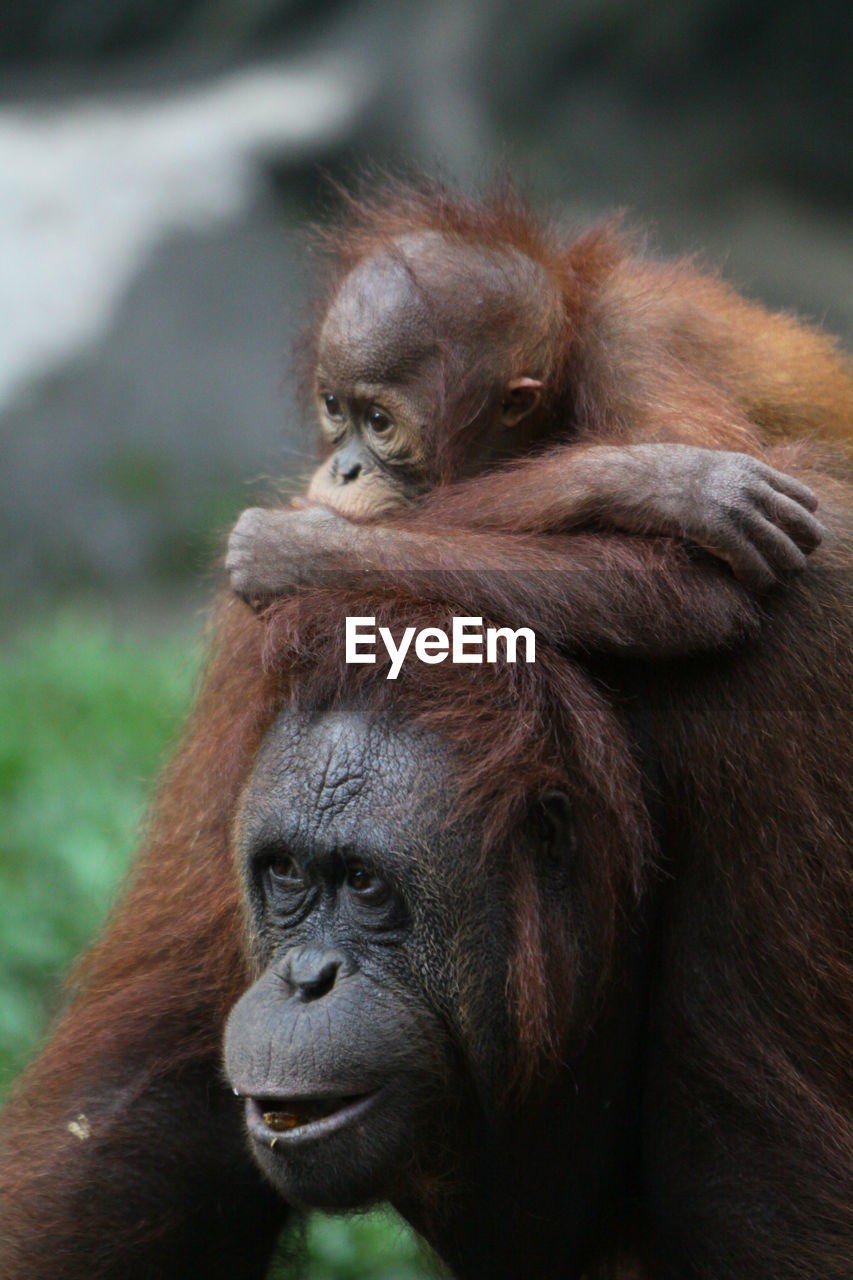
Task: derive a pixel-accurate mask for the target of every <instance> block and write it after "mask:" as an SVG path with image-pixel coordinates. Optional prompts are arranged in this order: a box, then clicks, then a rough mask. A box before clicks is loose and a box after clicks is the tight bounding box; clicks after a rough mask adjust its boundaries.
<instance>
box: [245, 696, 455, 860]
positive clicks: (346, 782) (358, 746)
mask: <svg viewBox="0 0 853 1280" xmlns="http://www.w3.org/2000/svg"><path fill="white" fill-rule="evenodd" d="M445 756H446V752H444V751H443V750H442V747H441V743H440V742H439V740H438V739H436V738H435V737H434V736H433V735H428V734H424V733H420V732H417V731H413V730H407V729H405V728H400V727H391V726H389V725H388V724H385V723H383V722H381V721H376V720H371V719H369V718H368V717H366V716H365V715H363V714H361V713H360V712H356V711H339V712H330V713H325V714H323V715H320V716H315V717H307V716H303V715H299V714H296V713H293V712H289V711H288V712H285V713H283V714H282V715H281V716H280V717H279V718H278V720H277V721H276V722H275V724H274V725H273V727H272V729H271V730H270V731H269V733H268V734H267V737H266V738H265V740H264V742H263V745H262V747H261V750H260V752H259V754H258V758H257V761H256V764H255V767H254V770H253V772H252V776H251V779H250V782H249V785H248V788H247V790H246V792H245V795H244V802H243V814H244V825H245V826H247V827H248V830H247V832H246V835H247V837H248V839H251V838H252V831H253V830H255V831H258V830H261V829H267V828H271V827H272V828H281V829H282V835H283V836H285V837H287V838H290V837H292V836H294V835H295V834H297V833H298V834H299V835H300V836H301V837H302V838H304V839H315V838H322V839H323V840H324V841H325V840H330V841H332V842H333V843H336V844H338V843H352V842H355V843H369V844H376V843H377V842H379V843H382V842H383V841H384V842H385V843H388V842H393V843H394V844H401V843H402V844H404V845H405V844H407V843H412V842H416V841H417V840H420V839H422V838H423V836H424V832H425V827H426V828H435V830H436V831H437V830H438V829H439V828H440V826H441V825H442V824H443V822H444V819H445V818H446V816H447V806H448V805H449V804H450V803H451V802H452V788H451V787H450V786H449V767H448V764H447V761H446V759H445Z"/></svg>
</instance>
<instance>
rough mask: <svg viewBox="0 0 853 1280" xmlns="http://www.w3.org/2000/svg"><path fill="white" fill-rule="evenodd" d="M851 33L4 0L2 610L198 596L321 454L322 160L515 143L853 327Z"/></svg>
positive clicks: (0, 20)
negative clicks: (315, 300) (223, 549)
mask: <svg viewBox="0 0 853 1280" xmlns="http://www.w3.org/2000/svg"><path fill="white" fill-rule="evenodd" d="M851 55H853V6H851V5H850V4H849V2H847V0H837V2H826V3H820V0H818V2H817V3H811V4H809V3H805V2H799V0H773V2H772V3H771V2H769V0H684V2H683V3H681V4H678V5H665V4H659V5H654V4H651V5H650V4H647V3H641V2H640V0H527V2H526V3H525V4H523V5H521V4H517V3H512V2H511V0H421V2H420V3H418V4H400V3H398V2H397V0H4V3H3V5H2V8H0V544H2V548H3V554H2V559H0V607H2V608H3V609H4V612H5V615H6V617H7V619H10V620H14V619H15V618H18V617H20V616H21V614H22V613H26V611H27V610H28V608H29V607H30V605H33V606H35V605H37V604H38V602H39V601H40V600H41V601H44V600H45V599H49V600H53V599H55V598H56V594H57V593H60V594H61V595H66V594H68V593H76V592H79V591H81V590H83V591H86V592H89V593H92V594H93V595H94V596H96V597H102V598H107V599H109V600H111V601H114V602H118V604H119V605H121V607H124V608H128V609H130V610H134V609H137V608H139V607H141V602H142V601H143V600H146V601H150V600H151V599H152V598H155V599H163V600H170V599H184V598H186V596H187V593H188V592H192V591H194V588H195V585H196V584H198V583H199V582H200V581H202V580H203V578H204V573H205V570H206V568H207V566H209V565H210V564H211V563H212V562H213V561H214V558H215V554H216V553H217V551H218V549H219V547H220V546H221V542H222V537H223V532H224V530H225V529H226V527H227V525H228V523H229V522H230V521H231V520H232V518H233V517H234V516H235V515H236V513H237V512H238V510H239V509H240V508H241V507H242V506H243V505H246V503H247V502H249V501H250V499H251V498H252V496H253V495H255V494H257V493H258V492H261V491H263V490H264V489H265V488H268V486H269V481H268V479H267V478H269V477H272V478H277V477H286V476H291V477H299V476H300V475H301V474H302V473H303V472H304V471H305V469H306V467H307V466H308V465H309V464H310V456H311V431H310V424H309V425H308V429H306V423H305V421H304V414H303V411H302V410H301V408H300V407H299V406H298V404H297V401H296V398H295V396H294V394H293V379H292V376H291V375H289V373H288V367H289V366H288V360H289V354H290V349H291V346H292V343H293V339H294V336H295V334H296V333H297V332H298V330H299V327H300V325H301V323H302V320H303V318H304V314H305V307H306V300H307V298H308V297H309V295H310V279H311V261H310V254H309V253H308V252H307V250H306V241H305V238H304V228H305V226H306V225H307V223H308V222H309V221H310V220H311V219H312V218H313V217H315V216H316V215H317V213H318V210H321V209H322V204H323V200H324V199H325V198H326V197H325V196H324V195H323V179H322V174H323V173H327V174H331V175H333V176H336V177H337V176H346V175H347V174H348V173H352V172H353V171H357V170H358V169H359V168H361V167H362V166H363V164H364V163H365V162H367V161H371V162H376V163H383V164H390V165H400V164H404V165H406V164H411V163H415V164H419V165H422V166H425V167H427V168H435V167H436V166H440V167H441V169H442V170H443V172H444V173H445V174H446V175H447V176H448V177H450V178H451V179H453V180H457V181H459V182H461V183H463V184H468V185H476V184H477V183H478V182H480V181H482V180H483V179H484V178H488V176H489V174H490V173H492V172H494V170H495V168H496V167H498V166H507V167H509V168H510V169H511V170H512V171H513V172H514V173H515V174H517V175H518V178H519V181H520V182H521V183H522V185H523V186H525V187H526V189H527V190H528V191H530V192H531V194H532V195H533V196H534V198H535V199H536V200H538V201H542V202H543V204H544V205H546V206H547V207H548V208H549V209H551V210H554V211H558V212H561V213H563V214H564V215H565V216H566V217H567V218H568V219H571V220H573V221H575V222H577V223H582V222H583V221H584V220H585V219H587V218H589V217H590V216H593V215H596V214H598V213H600V212H601V211H603V210H606V209H612V208H614V207H622V208H626V209H628V210H629V211H630V212H631V214H632V216H633V217H634V218H635V219H636V220H638V221H640V222H642V223H646V224H651V225H652V226H653V228H654V231H655V236H656V239H657V242H658V244H659V245H660V246H661V248H663V249H664V250H665V251H667V252H669V251H691V252H692V251H694V250H699V251H700V252H701V253H702V254H703V256H704V257H705V259H706V260H707V261H708V262H709V263H710V264H711V265H713V266H716V267H719V268H720V269H721V270H723V272H724V273H725V274H726V275H727V276H728V277H729V278H731V279H732V280H733V281H735V282H736V283H737V284H738V285H739V286H740V287H742V288H744V289H745V290H746V291H747V292H748V293H750V294H752V295H753V296H756V297H759V298H762V299H764V300H765V301H767V302H769V303H771V304H773V305H778V306H782V307H789V308H793V309H796V310H797V311H799V312H801V313H803V314H805V315H806V316H808V317H810V318H812V319H815V320H817V321H819V322H821V323H824V324H825V325H826V326H827V327H828V328H830V329H831V330H833V331H835V332H837V333H839V334H840V335H842V337H843V338H845V339H846V340H847V341H848V342H849V341H850V338H851V334H853V239H852V238H851V227H852V226H853V220H851V214H853V148H851V121H853V113H851V99H852V98H853V93H851ZM152 593H153V594H152ZM146 607H147V606H146Z"/></svg>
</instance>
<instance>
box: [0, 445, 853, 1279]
mask: <svg viewBox="0 0 853 1280" xmlns="http://www.w3.org/2000/svg"><path fill="white" fill-rule="evenodd" d="M778 462H779V464H780V465H781V466H782V467H783V469H787V470H795V469H796V470H797V471H798V474H800V475H801V476H802V478H803V480H804V481H805V482H806V483H808V484H809V485H810V486H811V487H813V488H814V489H815V490H816V491H817V492H818V493H819V494H820V498H821V503H822V512H823V515H824V522H825V524H826V527H827V531H828V533H827V537H826V539H825V541H824V545H823V546H822V547H821V548H820V550H819V551H818V552H817V553H816V555H815V556H814V557H813V560H812V563H811V565H810V567H809V568H808V569H807V570H806V571H805V572H804V573H803V574H801V575H798V576H797V577H796V578H795V579H793V580H792V581H791V582H790V583H789V584H788V586H787V587H786V588H785V589H784V590H779V591H777V592H776V593H774V594H772V595H771V596H769V597H768V598H767V600H766V602H765V615H764V619H763V622H762V626H761V632H760V635H759V636H758V638H757V639H754V640H750V641H747V642H744V643H742V644H741V645H739V646H734V647H731V648H730V649H728V650H726V651H722V650H721V651H719V652H707V653H703V654H698V655H694V656H692V657H689V658H688V657H682V658H680V659H676V658H670V659H668V660H666V661H649V660H647V659H643V660H638V659H636V658H633V657H631V656H622V657H614V656H612V654H611V656H609V657H608V656H606V655H605V654H604V652H603V651H602V650H603V649H607V648H608V647H609V640H608V637H609V635H610V634H611V620H610V619H608V618H607V617H606V616H604V615H602V617H601V624H602V633H603V635H604V637H605V643H604V645H603V646H602V648H599V649H596V647H595V645H594V644H593V643H590V645H589V650H590V651H589V652H588V653H587V654H586V655H585V656H583V657H581V658H577V659H569V658H567V657H566V656H564V655H562V654H560V653H558V652H557V651H556V650H554V649H551V648H550V647H549V646H548V645H546V644H541V645H539V646H538V647H537V661H536V663H535V664H534V665H532V666H524V665H515V666H512V665H509V664H507V665H505V666H502V667H500V666H499V667H498V668H493V667H485V666H479V667H478V666H470V667H451V666H450V665H448V664H443V665H439V666H422V665H420V664H414V663H413V664H406V665H404V668H403V671H402V672H401V676H400V678H399V680H398V681H397V682H395V683H393V684H392V683H391V682H388V681H385V680H384V679H382V674H383V673H382V670H381V668H380V667H378V666H377V667H353V668H347V667H346V666H345V665H344V663H343V662H342V660H341V649H342V646H341V644H340V634H341V631H342V620H343V616H345V615H346V614H347V613H354V612H358V613H362V614H375V615H376V616H377V619H378V620H379V621H382V622H384V623H385V624H386V625H388V626H389V627H390V628H392V629H399V628H401V627H403V626H406V625H411V624H419V625H421V626H425V625H436V624H442V623H444V624H445V625H446V620H447V616H448V613H449V612H450V611H449V610H448V609H447V607H446V606H439V605H437V604H434V603H429V602H426V603H425V602H423V601H421V600H419V599H418V598H417V597H416V596H414V595H409V596H407V597H403V596H399V597H396V596H394V595H393V594H389V593H387V592H384V591H377V592H376V593H375V594H373V595H371V594H370V593H369V592H367V591H362V592H359V593H354V594H352V593H348V592H347V591H345V590H344V589H343V588H337V589H335V590H332V591H323V590H317V591H306V592H304V593H303V594H302V595H301V596H300V597H299V598H292V599H290V600H288V601H282V602H280V603H279V605H278V608H277V611H276V612H275V614H274V615H273V616H272V618H271V620H270V623H269V625H268V626H267V627H266V628H264V627H262V626H259V625H258V623H257V621H256V620H255V619H254V618H252V617H251V615H250V614H249V612H248V611H243V610H242V606H240V605H239V604H238V603H237V602H234V604H233V605H232V607H231V608H230V609H228V610H227V611H226V632H225V635H224V637H223V638H222V639H221V641H220V648H219V653H218V657H217V659H216V661H215V663H214V666H213V668H212V675H211V676H210V678H209V681H208V685H207V690H206V692H205V694H204V696H203V698H202V700H201V703H200V705H199V709H198V712H197V716H196V719H195V721H194V724H193V726H192V727H191V730H190V734H189V737H188V741H187V745H186V747H185V748H184V750H183V752H182V753H181V755H180V756H179V758H178V761H177V763H176V765H175V767H174V768H173V770H172V771H171V773H170V774H169V775H168V776H167V779H166V783H165V785H164V789H163V791H162V793H161V797H160V801H159V806H158V810H157V813H156V815H155V822H154V825H153V830H152V835H151V837H150V839H149V842H148V846H147V849H146V852H145V854H144V856H143V858H142V859H141V861H140V864H139V866H138V868H137V870H136V873H135V876H134V879H133V881H132V883H131V886H130V888H129V890H128V892H127V895H126V897H125V899H124V902H123V903H122V904H121V906H120V908H119V911H118V913H117V915H116V917H115V918H114V920H113V923H112V925H111V926H110V928H109V929H108V931H107V932H106V934H105V936H104V937H103V939H102V940H101V941H100V942H99V943H98V944H97V946H96V948H95V949H94V951H93V952H92V953H91V954H90V956H89V958H88V959H87V961H86V962H85V964H84V967H83V968H82V969H81V970H80V971H79V972H78V975H77V980H76V988H75V994H74V996H73V998H72V1001H71V1003H70V1005H69V1008H68V1010H67V1012H66V1014H65V1015H64V1017H63V1020H62V1021H61V1023H60V1024H59V1026H58V1028H57V1030H56V1031H55V1033H54V1036H53V1038H52V1040H51V1041H50V1042H49V1044H48V1046H47V1048H46V1050H45V1051H44V1053H43V1055H42V1057H41V1058H40V1059H39V1060H38V1061H37V1063H36V1064H35V1066H34V1068H33V1070H32V1072H31V1073H30V1075H29V1076H28V1077H26V1078H25V1079H24V1082H23V1084H22V1086H21V1089H20V1091H19V1093H18V1096H17V1099H16V1101H15V1102H14V1103H13V1105H12V1107H11V1109H10V1110H9V1112H8V1114H7V1117H6V1120H5V1126H4V1143H5V1147H4V1157H3V1164H2V1175H0V1177H2V1182H0V1190H2V1195H0V1241H2V1245H0V1259H2V1273H3V1275H4V1277H7V1278H8V1280H23V1277H26V1278H27V1280H47V1277H55V1276H57V1275H61V1276H63V1278H64V1280H82V1278H83V1277H86V1278H87V1280H105V1278H107V1277H109V1278H111V1280H112V1278H115V1280H118V1277H122V1278H123V1280H124V1278H127V1277H131V1278H132V1280H137V1278H138V1280H142V1278H143V1277H145V1278H146V1280H150V1278H151V1277H158V1280H163V1278H165V1277H170V1278H171V1280H177V1277H184V1276H186V1275H199V1276H222V1277H225V1276H231V1277H234V1276H238V1277H261V1276H263V1274H264V1271H265V1268H266V1266H267V1260H268V1257H269V1251H270V1249H271V1248H272V1243H273V1239H274V1236H275V1232H276V1230H277V1228H278V1226H279V1225H280V1223H281V1221H282V1220H283V1217H284V1214H285V1203H286V1201H290V1202H291V1203H292V1204H299V1205H301V1204H306V1203H309V1204H322V1205H326V1206H328V1205H336V1204H341V1205H351V1204H353V1203H356V1202H359V1203H360V1202H362V1201H364V1200H369V1199H371V1198H373V1197H374V1196H385V1195H390V1196H391V1198H392V1199H394V1200H395V1202H396V1203H397V1204H398V1205H399V1206H400V1208H401V1209H402V1210H403V1212H404V1213H406V1214H407V1216H409V1217H410V1219H411V1220H412V1221H413V1222H414V1223H415V1225H416V1226H417V1227H418V1229H419V1230H421V1231H422V1232H423V1233H424V1234H425V1235H426V1236H427V1238H428V1239H430V1240H431V1241H432V1242H433V1243H434V1244H435V1246H436V1248H437V1249H438V1250H439V1252H440V1253H441V1254H442V1256H443V1257H444V1258H445V1259H446V1260H447V1261H448V1263H449V1264H450V1265H451V1266H452V1267H453V1269H454V1270H455V1272H456V1274H457V1275H459V1276H460V1277H474V1278H477V1277H486V1276H488V1277H490V1278H491V1277H499V1278H500V1277H507V1278H508V1277H510V1276H512V1277H517V1276H518V1275H520V1274H528V1275H535V1276H537V1277H541V1278H542V1280H547V1278H548V1277H551V1276H560V1277H571V1276H576V1277H578V1276H580V1275H581V1274H582V1273H584V1274H586V1275H591V1274H595V1273H596V1270H597V1271H598V1273H599V1274H607V1271H608V1269H609V1268H611V1266H612V1265H615V1259H616V1258H617V1257H621V1258H628V1259H630V1260H631V1261H632V1263H633V1264H635V1265H640V1264H642V1265H643V1266H644V1267H645V1268H646V1269H647V1274H648V1275H649V1276H650V1277H654V1278H655V1280H662V1278H663V1280H667V1278H671V1280H675V1277H679V1280H683V1278H684V1277H697V1278H698V1277H703V1278H704V1280H707V1278H708V1277H713V1278H715V1280H723V1278H724V1277H725V1278H726V1280H728V1278H729V1277H731V1276H734V1275H736V1276H738V1277H744V1278H745V1280H759V1278H761V1280H766V1277H767V1276H770V1275H772V1276H774V1277H776V1278H780V1280H795V1278H796V1280H803V1278H804V1277H809V1278H812V1280H818V1278H820V1280H841V1277H842V1276H843V1277H847V1276H849V1271H850V1260H851V1256H853V1213H851V1205H853V1195H851V1193H852V1192H853V1122H852V1121H851V1112H852V1111H853V1109H851V1099H853V1065H851V1064H853V1044H851V1028H852V1027H853V972H851V965H850V956H849V921H850V918H851V909H853V873H851V866H850V855H849V850H850V845H851V835H853V832H851V820H850V811H851V810H850V798H851V797H850V790H851V787H853V767H851V766H853V759H851V754H853V735H851V733H850V724H851V711H852V710H853V708H851V699H853V670H852V669H851V668H853V646H852V645H851V633H853V611H851V610H853V598H852V593H853V588H851V576H850V528H851V514H850V513H851V511H853V503H851V502H850V497H849V490H845V489H844V488H843V487H842V486H837V487H836V486H835V485H834V484H833V482H832V481H831V479H830V478H829V476H828V475H827V474H819V473H810V472H809V471H808V470H807V469H806V468H805V466H804V460H803V458H802V457H801V458H800V461H799V464H797V461H796V459H795V457H794V455H793V453H791V452H789V453H787V454H784V455H781V456H780V457H779V459H778ZM575 542H576V551H577V556H578V561H579V563H582V562H583V561H584V559H585V558H586V559H589V558H590V557H592V556H593V554H594V553H595V554H597V555H599V556H604V555H605V553H606V555H607V556H609V561H610V565H611V569H612V572H613V573H614V574H616V575H618V574H619V573H625V574H626V575H627V576H628V577H630V576H632V574H634V573H635V572H636V567H637V551H638V545H637V544H636V543H635V541H634V540H632V539H631V538H628V537H624V536H621V535H616V534H611V535H604V534H598V535H588V536H580V535H578V536H577V537H576V540H575ZM567 544H568V539H567ZM567 551H568V545H567ZM651 551H652V552H656V553H657V554H658V555H659V564H658V568H657V569H656V570H655V571H653V572H649V573H648V574H647V577H648V579H649V583H650V591H651V592H652V594H653V595H654V593H655V592H657V593H658V594H657V595H656V596H655V598H656V599H657V601H658V604H659V605H660V603H661V601H662V599H663V598H664V597H663V595H662V594H661V593H660V587H659V584H660V583H661V582H663V581H667V582H668V584H669V585H668V591H669V592H670V594H671V595H676V594H677V595H679V596H680V598H681V600H682V614H686V613H687V612H688V611H689V606H690V601H693V602H694V607H695V608H696V609H704V608H705V607H706V605H707V602H708V600H709V599H711V598H712V597H713V594H714V590H715V588H716V586H719V585H720V584H721V583H725V585H726V587H727V588H728V586H729V584H728V583H727V582H726V579H725V575H724V572H723V571H722V570H717V569H715V568H714V566H713V565H708V566H703V565H697V564H690V563H689V562H687V561H686V560H685V559H684V558H683V557H682V556H680V555H679V554H676V553H678V552H680V548H678V547H675V546H673V545H669V544H663V545H656V544H653V545H652V547H651ZM647 552H649V548H644V550H643V554H644V555H645V554H646V553H647ZM579 576H580V577H581V578H582V579H586V578H587V577H589V578H592V577H594V575H579ZM656 584H658V585H656ZM732 590H733V591H735V592H736V591H738V590H740V588H738V587H737V586H733V587H732ZM599 604H600V602H599ZM614 607H615V606H614ZM646 625H647V627H650V626H651V622H650V621H649V619H647V620H646ZM671 625H672V623H671V618H670V617H669V616H668V615H667V614H666V613H665V612H663V611H661V612H659V614H658V616H657V626H658V628H659V630H660V631H661V632H662V633H666V632H667V630H668V628H670V627H671ZM587 631H588V635H589V637H590V640H591V637H592V632H593V624H592V623H591V622H590V623H588V624H587ZM262 646H266V659H265V661H264V662H262V661H261V658H262V654H261V648H262ZM661 647H662V648H667V647H668V648H670V649H671V648H672V646H671V644H668V645H663V644H662V645H661ZM259 745H260V751H258V748H259ZM235 813H236V815H237V825H236V841H235V843H236V852H237V863H236V866H235V864H233V863H232V861H231V855H230V852H229V845H230V841H229V832H230V829H231V827H232V824H233V821H234V816H235ZM241 896H245V900H246V903H247V906H248V915H247V924H248V928H247V930H245V931H244V924H243V921H242V920H241V912H240V905H239V903H240V897H241ZM253 978H254V979H255V985H254V986H252V987H251V988H250V990H249V991H248V993H247V994H246V995H244V996H243V997H242V999H241V1000H240V1001H239V1003H238V1004H237V1007H236V1008H235V1010H234V1012H233V1014H232V1015H231V1020H230V1024H229V1034H228V1046H227V1070H228V1073H229V1075H230V1078H231V1081H232V1083H233V1085H234V1086H235V1087H236V1088H237V1089H238V1090H239V1092H240V1093H241V1094H242V1095H243V1097H241V1098H235V1097H234V1096H233V1095H232V1094H231V1093H230V1090H229V1088H228V1087H227V1086H226V1083H225V1081H224V1080H223V1078H222V1075H221V1070H220V1066H219V1049H218V1042H219V1039H220V1037H221V1034H222V1028H223V1024H224V1021H225V1015H226V1010H227V1007H228V1006H229V1005H230V1004H232V1002H233V1001H235V1000H236V999H237V997H238V996H239V995H240V993H241V992H243V991H245V989H246V988H247V987H248V986H249V984H250V982H251V981H252V979H253ZM365 1028H366V1029H367V1031H368V1032H369V1034H365ZM244 1116H245V1118H246V1119H247V1120H248V1125H249V1135H250V1136H248V1137H247V1136H246V1135H245V1134H244V1133H243V1132H242V1129H243V1123H244ZM249 1144H251V1148H252V1150H253V1151H254V1153H255V1156H256V1159H257V1160H258V1161H259V1163H260V1165H261V1166H262V1167H263V1169H264V1172H265V1174H266V1175H267V1179H268V1181H266V1182H264V1181H261V1179H260V1178H259V1177H256V1176H255V1175H253V1168H254V1166H253V1165H252V1163H251V1162H250V1160H249V1155H248V1151H249ZM326 1157H328V1158H326ZM276 1191H277V1192H278V1193H279V1195H278V1197H277V1196H276V1195H275V1194H274V1192H276Z"/></svg>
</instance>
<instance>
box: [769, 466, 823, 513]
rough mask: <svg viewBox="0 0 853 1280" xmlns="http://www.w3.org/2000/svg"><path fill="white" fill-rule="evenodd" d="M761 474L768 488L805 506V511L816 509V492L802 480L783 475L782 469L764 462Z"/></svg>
mask: <svg viewBox="0 0 853 1280" xmlns="http://www.w3.org/2000/svg"><path fill="white" fill-rule="evenodd" d="M761 474H762V477H763V479H764V480H765V481H766V482H767V484H768V485H769V486H770V488H771V489H774V490H775V491H776V492H777V493H780V494H784V495H785V496H786V497H788V498H792V499H793V500H794V502H798V503H799V504H800V506H801V507H805V509H806V511H816V510H817V506H818V499H817V494H816V493H814V491H813V490H812V489H810V488H809V486H808V485H807V484H803V482H802V480H795V479H794V477H793V476H788V475H785V473H784V472H783V471H776V470H774V468H773V467H768V466H767V465H766V464H764V465H763V466H762V470H761Z"/></svg>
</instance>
